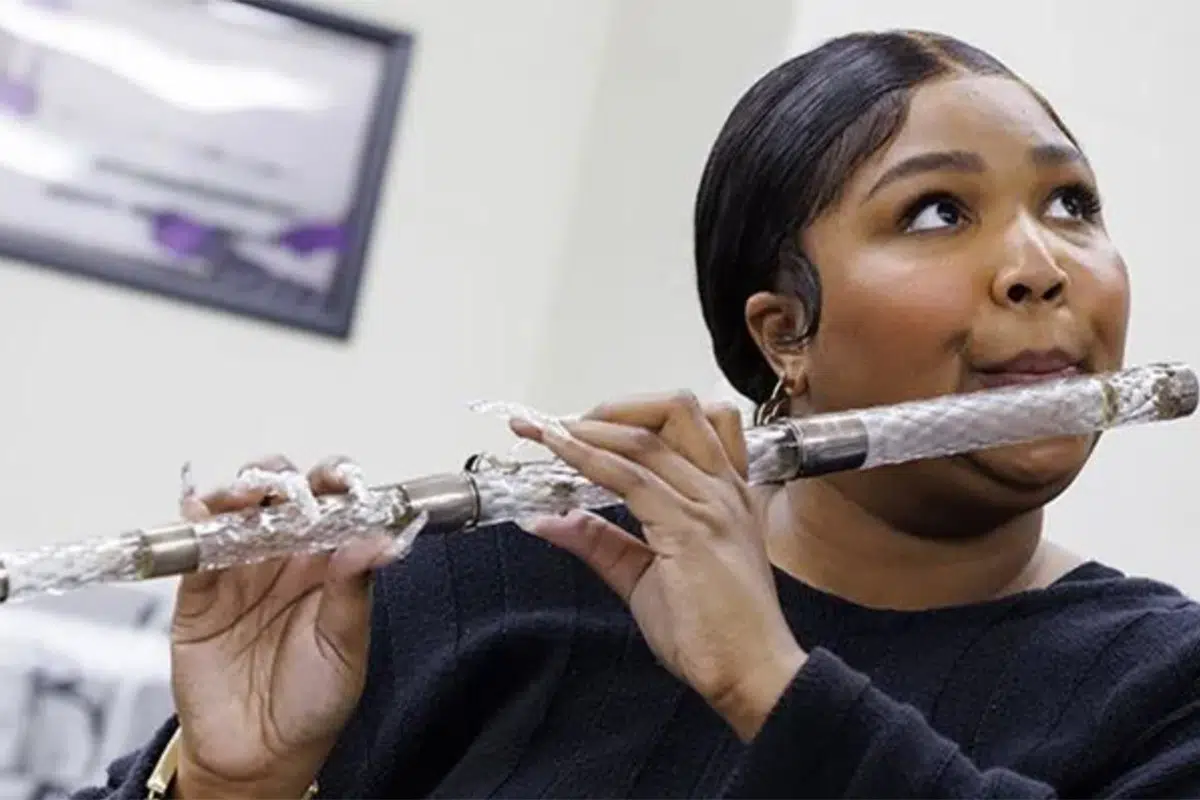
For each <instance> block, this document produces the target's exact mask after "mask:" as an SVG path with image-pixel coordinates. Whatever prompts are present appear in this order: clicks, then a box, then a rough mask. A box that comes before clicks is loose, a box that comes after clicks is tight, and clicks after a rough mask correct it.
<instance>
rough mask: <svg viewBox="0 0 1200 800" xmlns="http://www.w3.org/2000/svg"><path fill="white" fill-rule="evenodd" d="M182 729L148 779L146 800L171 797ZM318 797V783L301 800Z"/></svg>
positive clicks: (177, 730)
mask: <svg viewBox="0 0 1200 800" xmlns="http://www.w3.org/2000/svg"><path fill="white" fill-rule="evenodd" d="M181 731H182V729H181V728H176V729H175V733H173V734H172V735H171V741H169V742H167V746H166V747H164V748H163V751H162V755H160V756H159V757H158V763H156V764H155V765H154V769H153V770H152V771H151V772H150V777H149V778H147V779H146V800H167V798H169V797H170V791H171V785H172V784H173V783H174V782H175V774H176V772H178V771H179V739H180V734H181ZM316 796H317V782H316V781H313V782H312V783H310V784H309V785H308V789H306V790H305V792H304V795H303V796H302V797H301V798H300V800H313V798H315V797H316Z"/></svg>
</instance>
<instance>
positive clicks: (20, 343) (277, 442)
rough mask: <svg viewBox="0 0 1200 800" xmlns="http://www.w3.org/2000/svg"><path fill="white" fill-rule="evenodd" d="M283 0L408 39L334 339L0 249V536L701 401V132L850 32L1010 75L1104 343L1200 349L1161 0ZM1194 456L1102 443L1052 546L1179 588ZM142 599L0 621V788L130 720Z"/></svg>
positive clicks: (147, 686)
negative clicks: (1086, 165) (1022, 94)
mask: <svg viewBox="0 0 1200 800" xmlns="http://www.w3.org/2000/svg"><path fill="white" fill-rule="evenodd" d="M10 1H11V0H4V2H10ZM161 2H164V3H166V2H168V0H161ZM309 3H310V4H312V5H319V6H322V7H326V8H329V9H332V10H336V11H338V12H342V13H345V14H348V15H352V16H355V17H358V18H361V19H366V20H370V21H374V22H376V23H379V24H382V25H385V26H388V27H394V28H399V29H403V30H406V31H408V32H410V33H411V34H413V36H414V37H415V48H414V51H413V54H412V60H411V64H410V72H409V74H408V76H407V80H406V84H405V87H404V94H403V100H402V109H401V111H400V114H399V117H398V121H397V124H396V128H395V131H394V136H393V144H392V147H393V149H392V153H391V157H390V162H389V165H388V168H387V170H386V174H385V175H384V176H383V177H384V180H383V189H382V194H381V197H380V201H379V206H378V209H377V215H376V220H375V225H374V232H373V235H372V237H371V241H370V248H369V258H368V261H367V266H366V271H365V276H364V278H363V283H362V285H361V294H360V299H359V302H358V311H357V314H356V319H355V323H354V330H353V334H352V336H351V337H350V338H349V339H348V340H347V341H344V342H343V341H337V340H333V339H328V338H322V337H319V336H314V335H312V334H308V333H304V332H300V331H297V330H292V329H288V328H283V327H280V326H275V325H270V324H265V323H261V322H257V321H254V320H252V319H248V318H243V317H238V316H234V315H230V314H224V313H217V312H214V311H211V310H207V309H204V308H200V307H196V306H192V305H188V304H185V303H181V302H176V301H172V300H167V299H164V298H162V297H157V296H154V295H149V294H144V293H139V292H134V291H128V290H124V289H121V288H118V287H114V286H110V285H105V284H103V283H98V282H94V281H87V280H80V279H77V278H73V277H70V276H65V275H62V274H59V273H56V272H52V271H49V270H44V269H37V268H33V267H31V266H29V265H26V264H19V263H3V264H0V369H2V370H3V373H2V374H3V377H2V380H3V387H2V389H0V412H2V413H0V421H2V424H3V427H2V428H0V486H3V487H5V489H6V492H5V494H4V498H3V514H2V516H0V520H2V522H0V551H4V550H12V549H17V548H27V547H33V546H38V545H42V544H47V543H51V542H55V541H64V540H68V539H77V538H80V537H84V536H92V535H100V534H109V533H113V532H117V531H120V530H123V529H126V528H131V527H136V526H143V525H149V524H153V523H157V522H166V521H170V520H172V519H173V518H174V511H175V504H176V498H177V495H178V489H179V469H180V465H181V464H182V463H183V462H184V461H190V462H192V464H193V465H194V468H195V473H196V477H197V479H198V481H199V482H200V483H201V484H202V485H208V484H212V483H215V482H217V481H222V480H225V479H227V478H228V477H230V476H231V475H232V474H233V472H234V470H236V468H237V467H238V466H239V465H240V464H242V463H243V462H245V461H246V460H248V459H250V458H253V457H256V456H260V455H263V454H268V453H275V452H283V453H286V454H287V455H288V456H289V457H291V458H292V459H293V460H295V461H296V462H297V463H300V464H307V463H309V462H312V461H315V460H316V459H318V458H320V457H323V456H325V455H329V454H334V453H344V454H347V455H350V456H352V457H353V458H355V459H356V460H357V461H358V462H359V463H360V464H361V465H362V466H363V467H364V469H365V470H366V473H367V475H368V477H369V478H372V479H374V480H377V481H386V480H389V479H401V478H405V477H412V476H416V475H421V474H425V473H430V472H436V471H443V470H453V469H457V468H459V467H460V466H461V464H462V462H463V460H464V459H465V458H466V456H468V455H469V454H471V453H475V452H478V451H481V450H488V451H492V452H504V451H505V450H506V449H507V448H508V447H509V446H510V437H509V435H508V434H507V433H506V431H505V430H504V427H503V425H502V424H500V423H498V422H496V421H495V420H492V419H487V418H480V417H477V416H474V415H472V414H471V413H470V412H469V411H468V410H467V408H466V406H467V404H468V403H469V402H470V401H473V400H479V399H498V400H514V401H520V402H523V403H527V404H530V405H533V406H535V407H537V408H541V409H544V410H548V411H564V412H565V411H573V410H579V409H582V408H585V407H587V406H590V405H592V404H594V403H596V402H598V401H601V400H604V399H610V398H614V397H618V396H621V395H625V394H629V393H637V392H645V391H658V390H669V389H674V388H679V387H689V388H692V389H694V390H695V391H697V392H698V393H699V394H701V395H704V396H708V397H713V398H717V397H732V393H731V390H730V389H729V388H728V387H727V386H726V385H725V384H724V383H723V381H722V380H721V379H720V377H719V375H718V373H717V371H716V369H715V367H714V365H713V363H712V359H711V357H710V354H709V351H708V345H707V335H706V332H705V330H704V327H703V324H702V321H701V319H700V314H699V310H698V307H697V302H696V299H695V289H694V287H693V278H692V267H691V212H692V200H693V196H694V192H695V188H696V185H697V181H698V178H699V175H700V171H701V168H702V165H703V162H704V159H705V156H706V154H707V150H708V147H709V146H710V145H711V143H712V141H713V138H714V136H715V134H716V132H717V129H718V128H719V126H720V125H721V123H722V122H723V120H724V118H725V116H726V114H727V113H728V112H729V110H730V109H731V107H732V105H733V104H734V102H735V101H736V100H737V98H738V97H739V95H740V94H741V93H742V92H743V91H744V90H745V89H746V88H747V87H748V86H749V84H750V83H751V82H753V81H754V80H755V79H756V78H757V77H759V76H760V75H761V74H762V73H763V72H764V71H766V70H768V69H770V68H771V67H773V66H774V65H776V64H777V63H778V62H780V61H782V60H784V59H785V58H787V57H789V56H791V55H793V54H796V53H798V52H800V51H802V50H804V49H807V48H809V47H811V46H813V45H815V44H817V43H819V42H821V41H822V40H824V39H827V38H829V37H831V36H834V35H838V34H841V33H845V32H849V31H852V30H856V29H881V28H891V27H906V28H925V29H931V30H937V31H941V32H945V33H950V34H953V35H956V36H959V37H962V38H965V39H967V40H969V41H971V42H973V43H974V44H977V45H979V46H982V47H984V48H985V49H988V50H990V51H991V52H992V53H994V54H995V55H997V56H998V57H999V58H1001V59H1002V60H1004V61H1006V62H1007V63H1008V64H1009V65H1010V66H1012V67H1013V68H1014V69H1015V70H1016V71H1017V72H1018V73H1020V74H1022V75H1023V76H1024V77H1026V78H1027V79H1028V80H1030V81H1031V82H1032V83H1033V84H1034V85H1035V86H1037V87H1038V88H1040V89H1041V90H1042V91H1043V93H1044V94H1045V95H1046V96H1047V97H1048V98H1049V99H1050V101H1051V102H1052V103H1053V104H1054V105H1055V106H1056V107H1057V108H1058V110H1059V111H1060V112H1061V114H1062V116H1063V117H1064V119H1065V120H1066V122H1067V124H1068V125H1070V126H1071V127H1072V129H1073V131H1074V132H1075V133H1076V134H1077V135H1078V137H1079V138H1080V139H1081V140H1082V142H1083V144H1084V146H1085V147H1086V149H1087V151H1088V154H1089V157H1090V158H1091V160H1092V161H1093V163H1094V165H1095V167H1096V169H1097V171H1098V174H1099V176H1100V181H1101V189H1102V191H1103V193H1104V195H1105V198H1106V215H1107V217H1108V220H1109V224H1110V229H1111V233H1112V235H1113V237H1114V238H1115V239H1116V241H1117V242H1118V244H1119V246H1120V247H1121V248H1122V249H1123V251H1124V254H1125V257H1126V259H1127V261H1128V263H1129V264H1130V267H1131V273H1132V279H1133V285H1134V312H1133V314H1134V322H1133V328H1132V338H1131V341H1130V349H1129V362H1130V363H1141V362H1146V361H1152V360H1175V359H1178V360H1184V361H1189V362H1191V363H1193V364H1200V334H1197V332H1196V331H1195V330H1194V329H1192V328H1190V327H1189V326H1190V325H1191V323H1192V321H1193V313H1194V307H1195V302H1194V298H1193V295H1192V292H1193V291H1196V290H1197V286H1198V285H1200V284H1197V285H1194V284H1195V276H1194V273H1195V271H1196V267H1195V266H1194V265H1193V263H1192V262H1193V261H1194V260H1195V257H1194V256H1193V255H1192V253H1191V252H1190V249H1189V248H1190V247H1191V246H1192V244H1193V242H1194V230H1193V228H1194V225H1195V220H1193V219H1192V218H1191V213H1192V211H1193V205H1194V204H1193V202H1192V200H1193V193H1194V189H1195V187H1196V185H1197V183H1198V182H1200V167H1198V166H1197V163H1198V160H1197V158H1196V157H1195V147H1196V145H1195V143H1194V139H1195V133H1194V131H1195V128H1196V125H1197V122H1198V121H1200V117H1198V116H1197V111H1196V108H1195V105H1194V104H1193V102H1192V97H1193V94H1194V93H1193V92H1192V91H1191V89H1192V88H1193V87H1192V84H1193V81H1194V79H1195V78H1194V76H1195V75H1197V74H1200V49H1198V48H1197V47H1196V45H1195V35H1196V33H1197V31H1198V30H1200V12H1198V11H1197V10H1196V8H1195V6H1194V4H1192V3H1190V2H1188V1H1187V0H1157V2H1154V3H1152V4H1146V5H1142V4H1134V3H1127V2H1123V3H1103V4H1102V3H1090V2H1087V0H1011V2H1007V3H963V2H950V0H907V2H903V3H897V2H893V0H754V2H752V3H746V2H735V0H574V2H562V0H507V1H506V2H498V1H497V0H341V1H340V2H339V1H335V0H309ZM2 5H3V2H0V6H2ZM1198 450H1200V427H1197V425H1196V423H1194V422H1184V423H1176V424H1172V425H1166V426H1159V427H1155V428H1151V429H1145V430H1140V431H1133V432H1129V431H1126V432H1120V433H1117V434H1114V435H1112V436H1110V437H1108V438H1107V439H1106V440H1105V441H1104V442H1103V444H1102V445H1101V447H1100V448H1099V450H1098V452H1097V455H1096V457H1095V460H1094V462H1093V464H1092V465H1091V466H1090V468H1089V469H1088V470H1087V471H1086V472H1085V474H1084V476H1083V477H1082V478H1081V479H1080V481H1079V482H1078V484H1077V485H1076V487H1075V488H1074V489H1073V490H1072V491H1071V492H1069V493H1068V494H1067V495H1066V496H1065V497H1064V498H1063V499H1061V500H1060V501H1058V502H1057V503H1055V504H1054V506H1053V508H1052V511H1051V527H1050V531H1051V535H1052V536H1053V537H1054V538H1055V539H1057V540H1058V541H1061V542H1062V543H1064V544H1066V545H1068V546H1069V547H1072V548H1075V549H1077V550H1080V551H1082V552H1084V553H1086V554H1088V555H1090V556H1093V557H1096V558H1099V559H1101V560H1104V561H1107V562H1109V563H1112V564H1114V565H1115V566H1118V567H1120V568H1122V569H1124V570H1126V571H1127V572H1131V573H1135V574H1142V575H1149V576H1153V577H1156V578H1160V579H1163V580H1167V581H1170V582H1173V583H1176V584H1178V585H1180V586H1181V587H1182V588H1184V589H1185V590H1187V591H1189V592H1192V593H1200V566H1198V565H1200V542H1198V541H1197V539H1196V533H1197V531H1198V530H1200V524H1198V523H1200V509H1198V507H1197V505H1195V504H1193V503H1192V502H1191V501H1190V500H1189V497H1188V494H1189V492H1190V491H1194V479H1193V478H1192V476H1191V469H1192V468H1191V467H1190V466H1189V465H1190V464H1191V463H1192V460H1193V454H1194V453H1196V452H1197V451H1198ZM170 589H171V584H170V582H166V581H164V582H160V583H157V584H153V585H149V586H139V587H136V588H134V589H111V590H104V591H99V592H97V591H92V590H88V591H86V592H82V593H80V594H78V595H72V596H68V597H59V598H48V599H46V600H42V601H38V602H34V603H27V604H23V605H21V606H12V607H7V608H4V609H2V610H0V641H3V644H2V645H0V654H2V655H0V670H4V671H5V675H6V676H8V677H5V678H2V679H0V694H3V693H4V692H9V694H10V695H11V696H10V697H8V698H0V706H3V707H4V710H3V711H2V712H0V776H5V777H0V796H3V797H10V796H11V797H21V796H44V797H49V796H55V792H58V791H60V788H56V787H61V786H64V785H66V786H70V785H77V784H79V783H80V782H82V781H84V780H85V779H90V778H91V777H92V776H93V775H94V774H95V770H96V769H97V768H98V767H99V766H102V765H103V763H104V762H106V761H107V760H108V758H109V757H110V756H111V755H112V754H113V753H114V752H117V751H121V750H125V749H128V748H129V747H132V746H135V744H136V743H137V742H138V741H140V739H141V738H143V737H144V736H145V735H146V733H147V731H148V729H149V728H152V727H154V726H157V724H159V722H160V721H161V719H162V717H163V714H165V713H167V712H168V711H169V696H168V695H167V694H166V689H165V683H163V681H164V679H165V675H166V651H165V643H164V641H163V639H162V635H161V629H162V626H163V624H164V621H165V620H166V619H167V618H168V615H169V606H168V604H169V596H170V595H169V592H170ZM100 654H109V655H100ZM116 654H119V655H120V657H121V658H120V659H117V658H116V657H115V655H116ZM122 659H123V660H122ZM135 662H136V664H135ZM64 687H65V688H64ZM5 770H7V772H5ZM3 781H8V783H3Z"/></svg>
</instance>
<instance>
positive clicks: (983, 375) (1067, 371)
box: [975, 364, 1084, 389]
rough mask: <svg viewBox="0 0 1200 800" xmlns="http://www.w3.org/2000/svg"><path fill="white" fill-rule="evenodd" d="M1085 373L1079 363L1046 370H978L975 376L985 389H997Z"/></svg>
mask: <svg viewBox="0 0 1200 800" xmlns="http://www.w3.org/2000/svg"><path fill="white" fill-rule="evenodd" d="M1082 374H1084V371H1083V368H1082V367H1080V366H1079V365H1078V364H1075V365H1072V366H1069V367H1061V368H1059V369H1055V370H1048V371H1044V372H1028V371H1017V370H1012V371H1009V370H1001V371H998V372H976V373H975V377H976V380H978V382H979V384H980V385H981V386H982V387H983V388H985V389H997V388H1000V387H1002V386H1024V385H1026V384H1031V383H1043V382H1045V381H1052V380H1058V379H1060V378H1073V377H1075V376H1077V375H1082Z"/></svg>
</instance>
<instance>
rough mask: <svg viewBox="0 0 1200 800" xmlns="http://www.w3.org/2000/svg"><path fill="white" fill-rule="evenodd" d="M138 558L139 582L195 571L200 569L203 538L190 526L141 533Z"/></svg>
mask: <svg viewBox="0 0 1200 800" xmlns="http://www.w3.org/2000/svg"><path fill="white" fill-rule="evenodd" d="M135 558H136V559H137V575H138V578H139V579H140V580H149V579H151V578H165V577H167V576H169V575H183V574H185V573H188V572H195V571H196V570H197V569H199V568H200V539H199V538H198V537H197V536H196V529H195V528H193V527H192V526H191V525H190V524H187V523H182V522H181V523H176V524H174V525H164V526H163V527H161V528H152V529H150V530H147V531H143V532H142V533H140V534H138V546H137V550H136V556H135Z"/></svg>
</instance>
